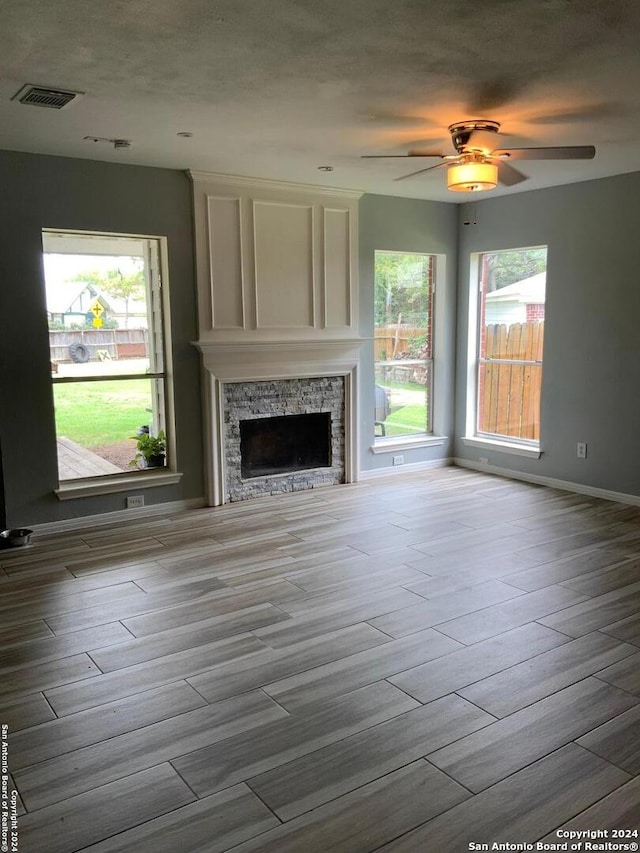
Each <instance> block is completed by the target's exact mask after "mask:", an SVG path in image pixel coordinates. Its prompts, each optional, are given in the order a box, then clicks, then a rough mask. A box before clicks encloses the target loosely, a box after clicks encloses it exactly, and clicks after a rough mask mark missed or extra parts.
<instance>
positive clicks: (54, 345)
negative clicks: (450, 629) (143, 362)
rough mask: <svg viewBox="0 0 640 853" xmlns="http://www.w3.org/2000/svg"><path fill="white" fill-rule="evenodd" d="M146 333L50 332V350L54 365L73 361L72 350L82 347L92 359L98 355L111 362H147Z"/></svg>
mask: <svg viewBox="0 0 640 853" xmlns="http://www.w3.org/2000/svg"><path fill="white" fill-rule="evenodd" d="M147 337H148V333H147V330H146V329H64V330H62V331H51V330H50V331H49V348H50V350H51V361H52V362H59V361H61V362H64V361H72V356H71V351H70V347H71V346H72V345H73V344H82V346H84V347H86V349H87V352H88V353H89V356H90V358H97V357H98V352H101V353H104V354H107V355H108V357H109V358H110V359H117V358H144V356H145V355H147Z"/></svg>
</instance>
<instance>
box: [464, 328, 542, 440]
mask: <svg viewBox="0 0 640 853" xmlns="http://www.w3.org/2000/svg"><path fill="white" fill-rule="evenodd" d="M483 334H484V359H482V358H481V359H480V370H479V376H478V383H479V388H478V432H486V433H493V434H495V435H505V436H509V437H511V438H523V439H532V440H535V441H539V439H540V391H541V387H542V346H543V338H544V323H513V324H512V325H510V326H505V325H504V324H492V325H487V326H485V327H484V332H483ZM481 351H482V350H481ZM485 359H486V360H485ZM490 359H499V360H497V361H492V360H490ZM536 362H538V363H536Z"/></svg>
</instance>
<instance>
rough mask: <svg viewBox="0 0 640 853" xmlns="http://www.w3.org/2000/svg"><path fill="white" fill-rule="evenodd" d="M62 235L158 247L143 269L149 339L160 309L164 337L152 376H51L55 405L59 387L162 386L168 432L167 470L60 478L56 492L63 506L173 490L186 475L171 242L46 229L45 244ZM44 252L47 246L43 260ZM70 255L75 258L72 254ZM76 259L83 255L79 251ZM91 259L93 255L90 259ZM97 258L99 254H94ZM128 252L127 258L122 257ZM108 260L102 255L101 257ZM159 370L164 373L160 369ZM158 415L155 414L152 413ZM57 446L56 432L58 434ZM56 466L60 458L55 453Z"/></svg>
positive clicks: (153, 353) (154, 354) (152, 355)
mask: <svg viewBox="0 0 640 853" xmlns="http://www.w3.org/2000/svg"><path fill="white" fill-rule="evenodd" d="M47 234H49V235H63V236H69V237H78V238H84V239H87V238H89V239H90V238H97V239H109V240H114V241H117V240H122V241H123V242H124V241H125V240H134V241H140V242H145V243H146V244H147V248H151V247H152V246H155V248H153V249H152V250H150V251H149V254H148V258H147V262H145V269H148V271H149V273H150V276H149V277H147V280H146V282H145V284H146V297H147V315H148V320H149V324H148V329H149V336H150V339H151V336H153V337H155V335H156V331H155V330H156V329H157V322H158V320H157V310H158V308H159V309H160V318H159V324H160V329H161V335H162V345H161V349H160V350H157V351H155V350H154V349H153V348H152V347H150V366H151V365H152V364H153V366H154V368H155V369H154V370H149V372H145V373H126V374H118V373H108V374H104V375H95V376H78V377H75V376H68V377H59V376H56V375H54V374H52V375H51V389H52V405H53V390H54V388H55V386H56V385H67V384H74V383H81V382H82V383H87V382H107V381H118V382H127V381H131V380H135V379H148V380H149V381H150V382H153V381H154V380H156V381H159V382H161V383H162V386H163V392H162V411H161V416H162V421H163V424H162V425H161V426H160V428H162V429H164V431H165V433H166V436H167V454H166V466H165V467H164V468H156V469H153V468H148V469H139V470H136V471H130V472H129V471H122V472H120V473H113V474H102V475H96V476H92V477H79V478H76V479H67V480H60V478H59V475H58V487H57V488H56V489H54V493H55V494H56V496H57V497H58V498H59V499H60V500H69V499H73V498H78V497H86V496H90V495H94V494H109V493H114V492H121V491H129V490H131V489H132V488H136V489H139V488H149V487H151V486H161V485H162V486H163V485H170V484H174V483H177V482H179V481H180V479H181V478H182V474H181V473H180V472H179V471H178V468H177V455H176V441H175V409H174V399H173V396H174V395H173V372H172V346H171V320H170V306H169V287H168V255H167V238H166V237H162V236H159V235H150V234H130V233H123V232H105V231H78V230H72V229H66V228H43V229H42V236H43V240H44V237H45V235H47ZM46 254H52V252H46V251H45V249H44V244H43V260H44V256H45V255H46ZM69 254H70V255H72V254H74V253H72V252H69ZM75 254H82V253H81V252H80V251H78V252H77V253H75ZM87 254H91V253H87ZM96 254H99V253H96ZM125 255H126V252H123V256H125ZM103 256H104V255H103ZM158 365H159V366H160V369H158ZM154 414H155V413H154ZM55 438H56V441H57V430H56V433H55ZM56 466H57V453H56Z"/></svg>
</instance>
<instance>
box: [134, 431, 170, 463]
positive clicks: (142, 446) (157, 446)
mask: <svg viewBox="0 0 640 853" xmlns="http://www.w3.org/2000/svg"><path fill="white" fill-rule="evenodd" d="M131 438H132V439H133V440H134V441H135V442H136V447H137V451H138V452H137V453H136V455H135V458H134V459H132V460H131V462H130V463H129V464H130V465H132V466H136V467H138V468H162V467H163V466H164V462H165V457H166V453H167V437H166V435H165V434H164V430H160V432H159V433H158V434H157V435H151V434H150V433H148V432H143V433H139V434H138V435H132V436H131Z"/></svg>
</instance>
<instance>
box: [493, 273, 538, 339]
mask: <svg viewBox="0 0 640 853" xmlns="http://www.w3.org/2000/svg"><path fill="white" fill-rule="evenodd" d="M546 282H547V274H546V272H541V273H538V274H537V275H532V276H531V277H530V278H523V279H522V281H516V282H515V283H514V284H509V285H507V286H506V287H501V288H500V289H499V290H494V291H492V292H491V293H488V294H487V298H486V313H485V323H486V325H491V324H493V323H504V324H505V325H507V326H510V325H511V324H512V323H535V322H537V321H540V320H544V298H545V289H546Z"/></svg>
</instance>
